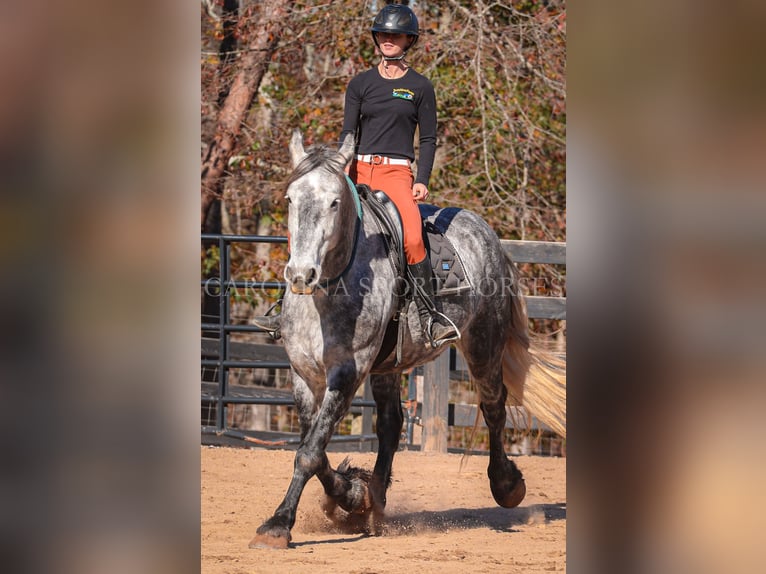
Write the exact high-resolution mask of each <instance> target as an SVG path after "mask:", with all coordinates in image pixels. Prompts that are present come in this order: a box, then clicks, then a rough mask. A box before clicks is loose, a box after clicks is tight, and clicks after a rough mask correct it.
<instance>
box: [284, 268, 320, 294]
mask: <svg viewBox="0 0 766 574" xmlns="http://www.w3.org/2000/svg"><path fill="white" fill-rule="evenodd" d="M317 276H318V274H317V270H316V269H315V268H313V267H310V268H309V269H307V270H305V271H303V270H296V269H295V268H293V267H292V266H290V265H288V266H287V267H285V279H286V280H287V283H288V284H289V285H290V291H292V292H293V293H295V294H296V295H311V294H312V293H313V292H314V289H315V288H316V285H317Z"/></svg>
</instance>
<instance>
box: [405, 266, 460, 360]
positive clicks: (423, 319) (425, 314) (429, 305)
mask: <svg viewBox="0 0 766 574" xmlns="http://www.w3.org/2000/svg"><path fill="white" fill-rule="evenodd" d="M407 267H408V268H409V270H410V273H411V274H412V277H413V279H414V280H415V281H416V282H417V284H418V286H419V287H420V289H418V290H417V293H416V295H415V305H417V308H418V316H419V317H420V325H421V326H422V327H423V332H424V333H425V336H426V340H427V341H428V342H429V343H430V345H431V346H432V347H434V348H435V347H440V346H441V345H443V344H444V343H447V342H449V341H454V340H456V339H459V338H460V331H458V330H457V327H456V326H455V325H454V323H452V321H450V320H449V319H448V318H447V317H445V316H444V315H442V314H441V313H439V312H438V311H437V310H436V307H435V305H434V288H433V283H432V277H433V273H432V271H431V262H430V261H429V260H428V256H426V258H425V259H423V261H421V262H420V263H415V264H414V265H408V266H407ZM424 296H425V297H427V300H426V299H424Z"/></svg>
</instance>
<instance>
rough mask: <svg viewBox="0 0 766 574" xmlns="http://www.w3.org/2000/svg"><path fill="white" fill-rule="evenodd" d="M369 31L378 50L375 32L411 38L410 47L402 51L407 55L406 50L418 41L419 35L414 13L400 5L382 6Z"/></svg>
mask: <svg viewBox="0 0 766 574" xmlns="http://www.w3.org/2000/svg"><path fill="white" fill-rule="evenodd" d="M370 31H371V32H372V41H373V42H375V45H376V46H377V47H378V48H380V45H379V44H378V39H377V38H376V37H375V35H376V33H377V32H388V33H389V34H406V35H407V36H411V37H412V40H410V45H409V46H407V49H406V50H404V53H405V54H406V53H407V50H409V49H410V48H412V47H413V46H414V45H415V42H417V41H418V36H419V35H420V30H419V29H418V19H417V17H416V16H415V13H414V12H413V11H412V10H410V8H409V6H403V5H401V4H388V5H387V6H384V7H383V9H382V10H381V11H380V12H378V15H377V16H375V20H373V22H372V28H371V29H370ZM402 57H404V56H402ZM397 59H398V58H397Z"/></svg>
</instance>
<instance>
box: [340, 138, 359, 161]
mask: <svg viewBox="0 0 766 574" xmlns="http://www.w3.org/2000/svg"><path fill="white" fill-rule="evenodd" d="M354 139H355V138H354V134H353V133H348V134H346V137H345V138H344V139H343V145H341V146H340V149H339V150H338V153H339V154H340V157H341V158H342V159H343V165H348V163H349V162H350V161H351V158H353V157H354V147H355V142H354Z"/></svg>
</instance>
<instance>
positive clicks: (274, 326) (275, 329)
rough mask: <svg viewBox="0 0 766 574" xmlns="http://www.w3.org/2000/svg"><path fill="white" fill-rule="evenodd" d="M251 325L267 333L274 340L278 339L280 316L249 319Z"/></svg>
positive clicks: (262, 316) (280, 323)
mask: <svg viewBox="0 0 766 574" xmlns="http://www.w3.org/2000/svg"><path fill="white" fill-rule="evenodd" d="M251 321H252V323H253V325H255V326H256V327H260V328H261V329H263V330H264V331H268V332H269V335H271V336H272V337H273V338H274V339H279V337H280V334H279V328H280V327H281V326H282V315H261V316H258V317H253V318H252V319H251Z"/></svg>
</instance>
